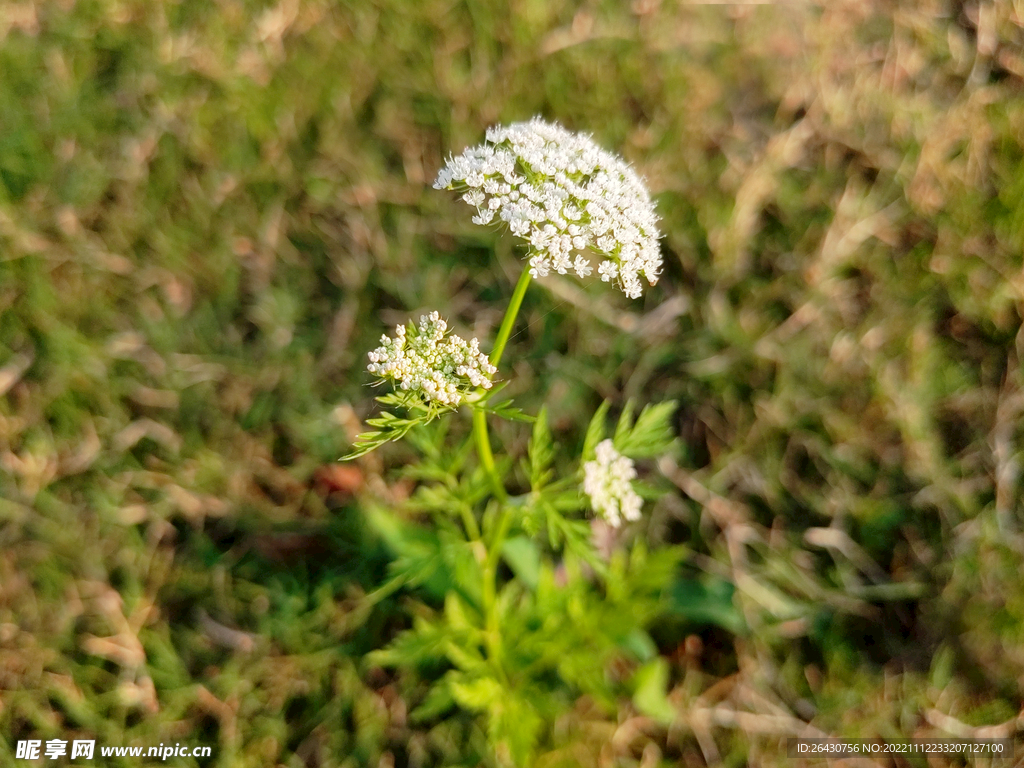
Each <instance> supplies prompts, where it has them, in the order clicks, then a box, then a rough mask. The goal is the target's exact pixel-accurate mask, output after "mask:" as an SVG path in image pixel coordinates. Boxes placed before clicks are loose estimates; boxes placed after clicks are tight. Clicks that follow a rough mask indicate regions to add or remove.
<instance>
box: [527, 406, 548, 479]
mask: <svg viewBox="0 0 1024 768" xmlns="http://www.w3.org/2000/svg"><path fill="white" fill-rule="evenodd" d="M527 450H528V455H529V457H530V488H532V489H533V490H534V491H539V490H540V489H541V488H543V487H544V486H545V485H547V482H548V480H550V479H551V471H550V469H549V468H550V466H551V460H552V458H554V453H555V451H554V445H553V444H552V442H551V430H550V429H549V428H548V411H547V407H546V406H545V407H543V408H541V409H540V413H538V414H537V419H536V420H535V421H534V422H533V435H532V436H531V437H530V445H529V448H528V449H527Z"/></svg>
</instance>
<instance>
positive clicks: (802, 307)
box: [0, 0, 1024, 768]
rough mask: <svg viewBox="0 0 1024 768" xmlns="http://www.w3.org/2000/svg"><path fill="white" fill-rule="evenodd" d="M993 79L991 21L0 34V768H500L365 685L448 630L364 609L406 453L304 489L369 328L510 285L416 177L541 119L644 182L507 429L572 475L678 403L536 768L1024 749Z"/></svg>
mask: <svg viewBox="0 0 1024 768" xmlns="http://www.w3.org/2000/svg"><path fill="white" fill-rule="evenodd" d="M1022 44H1024V12H1022V10H1021V7H1020V4H1019V3H1015V2H1009V1H1008V0H1005V1H1003V0H995V1H988V0H980V1H979V2H966V3H960V2H942V1H941V0H921V1H920V2H914V3H899V2H896V1H895V0H834V1H830V2H800V3H787V4H781V3H780V4H776V5H759V6H745V5H726V6H710V5H702V4H694V3H684V2H671V0H663V1H662V2H659V0H634V2H632V3H630V4H627V3H619V2H611V1H610V0H608V1H607V2H605V1H603V0H593V1H590V2H583V3H571V2H563V1H562V0H516V1H515V2H510V3H483V2H460V1H459V0H422V1H421V2H402V1H401V0H391V1H390V2H383V0H381V1H380V2H376V3H374V2H369V1H365V2H360V1H358V0H354V1H350V2H340V3H332V4H327V3H324V2H315V1H310V2H301V3H300V2H298V0H282V2H281V3H280V4H277V5H274V4H264V3H243V2H240V1H239V0H221V1H220V2H216V3H214V2H198V1H196V2H192V1H191V0H190V1H189V2H184V1H182V2H176V3H159V2H141V1H138V2H130V1H127V0H126V1H125V2H115V1H114V0H110V1H108V2H89V1H87V0H79V1H78V2H74V0H55V1H54V2H32V1H31V0H26V1H25V2H17V3H10V2H3V3H0V760H2V762H3V763H5V764H8V763H10V764H13V762H14V760H13V749H14V744H15V742H16V741H17V740H18V739H26V738H41V739H49V738H57V737H59V738H67V739H70V738H75V737H76V736H79V737H85V738H95V739H97V741H98V744H102V745H115V746H116V745H127V744H140V745H152V744H156V743H159V742H164V743H168V742H170V743H173V742H182V743H186V742H187V743H193V744H212V745H214V759H213V760H212V761H211V763H210V764H212V765H218V766H267V765H284V766H289V768H291V767H292V766H334V765H338V766H364V765H365V766H410V767H412V766H453V765H466V766H470V765H496V764H498V763H499V762H500V760H501V756H500V755H495V754H494V753H493V750H491V749H490V747H489V746H488V744H487V741H486V734H485V731H484V730H483V729H482V726H481V724H480V722H479V721H478V720H477V719H476V718H474V717H473V716H472V715H470V714H465V713H460V712H459V711H458V710H451V711H449V712H447V713H444V714H443V716H442V715H438V716H437V717H435V718H434V719H429V718H428V719H423V720H418V721H415V722H414V721H413V720H411V719H410V717H409V716H408V712H409V711H411V710H412V709H413V708H414V707H416V706H418V705H420V704H421V703H422V702H421V698H422V694H423V690H424V685H423V680H421V679H416V678H415V677H414V676H411V675H404V674H396V673H394V672H393V671H391V670H384V669H381V668H380V667H378V666H376V665H375V664H373V663H371V662H372V659H373V657H372V656H370V657H368V654H369V653H370V652H371V651H374V650H376V649H380V648H383V647H384V646H385V645H387V644H388V643H389V642H390V641H391V640H393V638H394V637H396V636H397V634H398V633H399V632H400V631H401V630H403V629H405V628H407V627H408V626H410V624H411V621H412V617H413V616H415V615H417V614H418V613H420V612H422V611H429V610H435V609H436V608H437V606H438V603H437V599H436V596H434V595H432V594H430V592H429V590H423V589H421V590H403V591H398V592H394V593H391V594H386V593H381V592H376V591H375V590H376V589H377V588H378V587H379V586H380V585H381V584H383V583H385V581H386V577H387V574H388V572H389V568H391V567H392V566H391V565H390V564H391V562H392V561H393V560H394V559H395V558H396V557H397V553H396V551H395V548H394V547H393V546H392V543H389V542H391V538H389V531H388V530H387V524H386V523H382V522H381V520H385V521H386V520H392V521H401V522H402V524H403V525H409V526H415V525H416V519H415V516H414V515H413V513H412V512H410V511H408V508H407V506H406V505H405V503H404V502H405V499H406V498H407V497H408V495H409V493H410V491H411V489H412V481H410V480H409V479H408V478H403V477H401V476H400V473H399V472H398V470H400V469H401V467H402V465H403V464H404V463H405V461H407V459H408V457H409V456H410V455H411V454H409V453H408V452H407V449H404V448H401V447H394V448H393V449H392V450H390V451H384V452H382V454H381V455H380V456H377V455H374V456H370V457H366V458H364V459H362V460H361V463H359V464H358V465H352V466H340V465H338V464H336V463H335V462H336V459H337V458H338V457H339V456H340V455H341V454H342V453H344V452H345V451H346V450H348V448H349V447H350V440H351V438H352V436H353V435H354V434H355V433H356V432H358V431H359V429H360V420H361V419H363V418H365V417H367V416H368V415H371V406H372V395H373V392H372V391H371V390H368V388H367V386H366V385H367V383H368V377H367V376H366V375H365V373H364V372H363V366H364V355H365V352H366V350H368V349H370V348H372V346H373V345H374V343H375V341H376V339H377V338H378V337H379V335H380V334H381V333H382V332H383V331H384V330H385V329H386V328H387V327H388V326H393V325H394V324H395V323H397V322H404V321H405V320H407V319H408V317H410V316H414V315H416V313H417V312H418V311H419V310H421V309H424V308H430V309H438V310H441V311H442V312H443V313H444V314H445V315H446V316H447V317H448V318H449V319H450V321H451V322H452V324H454V325H455V326H457V327H459V328H461V329H462V330H465V331H467V332H469V333H471V334H472V335H477V336H480V337H481V338H489V337H490V335H491V334H493V332H494V328H495V325H496V323H497V322H498V320H499V319H500V316H501V312H502V311H503V308H504V301H505V298H506V297H507V296H508V294H509V293H510V291H511V286H512V284H513V283H514V281H515V278H516V275H517V274H518V271H519V270H520V269H521V264H520V261H519V258H518V257H519V254H518V253H517V252H516V250H515V249H514V248H513V246H512V245H511V238H508V237H498V236H497V235H495V234H493V233H488V232H486V231H483V230H480V229H479V228H476V227H474V226H473V225H472V224H471V223H470V222H469V216H468V215H467V213H466V211H465V210H463V208H464V206H462V205H461V204H460V203H459V202H458V201H457V200H455V199H452V196H450V195H446V194H444V193H439V192H434V191H433V190H431V189H430V182H431V181H432V179H433V174H434V173H435V172H436V170H437V168H438V167H439V166H440V165H441V163H442V160H443V157H444V156H445V155H446V154H447V153H449V152H458V151H460V150H461V149H462V148H463V147H464V146H466V145H467V144H471V143H472V144H475V143H478V142H479V141H480V140H481V137H482V135H483V131H484V129H485V128H486V127H487V126H488V125H490V124H493V123H496V122H507V121H511V120H515V119H525V118H529V117H531V116H532V115H534V114H541V115H544V116H545V117H547V118H548V119H554V120H558V121H560V122H562V123H563V124H565V125H567V126H568V127H571V128H573V129H576V130H585V131H589V132H592V133H593V134H594V135H595V137H596V139H597V140H598V141H599V143H601V144H602V145H603V146H605V147H608V148H610V149H614V150H616V151H620V152H622V154H624V155H625V156H626V157H627V158H628V159H629V160H630V161H631V162H633V163H635V165H636V167H637V168H638V169H639V170H640V171H641V172H642V173H643V174H644V175H645V176H646V178H647V179H648V181H649V183H650V186H651V188H652V191H653V193H654V194H655V197H656V199H657V201H658V206H659V211H660V213H661V215H662V217H663V222H662V225H663V231H664V240H663V249H664V256H665V262H666V269H665V275H664V277H663V279H662V281H661V282H660V283H659V285H658V287H657V289H655V290H652V291H650V292H649V293H648V294H646V295H645V297H644V299H643V301H642V303H641V304H627V303H626V302H625V301H622V300H620V299H621V297H617V296H615V295H613V293H612V292H611V291H609V290H606V286H600V285H596V284H591V285H587V286H585V287H581V286H580V285H579V284H578V283H574V282H568V281H558V280H554V279H548V280H545V281H542V286H546V288H547V289H548V290H544V289H543V288H537V287H535V288H534V289H533V290H531V291H530V293H529V294H528V296H527V300H526V304H525V306H524V315H523V319H522V321H521V322H520V325H519V330H518V332H517V335H516V336H515V337H514V339H513V341H512V344H511V346H510V349H509V351H508V352H507V353H506V357H505V359H506V361H509V362H511V361H515V364H514V376H512V377H511V383H510V385H509V387H508V389H507V390H506V391H507V392H508V393H509V394H510V395H513V396H515V397H516V398H517V402H518V404H520V405H522V406H523V407H524V408H527V407H528V408H529V409H530V410H531V411H532V412H535V411H536V410H537V408H538V407H539V406H540V404H541V403H543V402H546V403H547V406H548V409H549V412H550V414H551V423H552V426H553V429H554V431H555V433H556V435H557V436H558V437H559V439H560V440H562V441H563V442H567V443H572V442H573V441H578V440H581V439H582V430H583V429H584V428H585V425H586V423H587V420H588V418H589V415H590V414H591V413H592V412H593V410H594V408H595V407H596V405H597V403H598V402H600V400H601V399H602V398H608V399H611V400H612V401H613V402H615V403H617V404H619V405H620V406H621V404H623V403H624V402H625V401H626V399H628V398H631V397H632V398H636V399H638V400H639V401H640V402H641V403H644V402H654V401H658V400H664V399H675V400H678V401H679V402H680V403H681V404H682V406H681V410H680V412H679V417H678V424H677V428H678V432H679V435H680V438H681V439H680V441H679V445H680V448H679V450H678V451H677V452H676V453H675V454H674V455H670V456H668V457H666V458H665V459H663V460H662V461H660V462H653V461H652V462H648V463H647V464H646V465H645V466H644V467H643V473H644V476H645V477H646V478H647V479H648V480H650V482H652V483H655V484H660V487H662V489H663V491H664V493H663V494H662V496H661V498H660V499H659V500H658V501H657V503H656V504H654V505H648V515H647V516H646V520H645V522H644V523H642V524H641V526H640V530H639V531H637V532H636V536H637V538H638V540H639V541H643V542H645V543H646V546H647V548H648V549H649V550H651V551H656V550H658V549H659V548H660V547H663V546H665V545H667V544H681V545H685V547H686V548H687V551H688V552H689V555H688V557H687V563H686V566H685V567H686V568H687V569H688V570H687V571H686V572H685V573H684V574H683V576H685V578H676V580H675V581H673V582H671V583H666V584H665V594H664V605H665V606H667V607H665V608H664V609H663V610H664V614H663V615H662V617H661V618H660V619H659V620H658V621H657V622H655V626H652V634H653V635H654V638H655V640H656V642H657V645H658V648H657V649H656V652H657V654H658V656H659V657H660V659H662V661H660V662H658V663H657V664H655V665H654V666H653V667H650V669H651V671H650V674H649V677H650V680H649V681H647V682H648V684H647V685H644V684H643V683H644V681H641V684H639V687H638V689H637V690H636V691H635V694H634V695H633V696H630V695H627V694H624V695H623V696H622V697H621V699H620V700H618V701H613V702H607V701H596V700H594V699H593V698H591V697H588V696H585V695H582V692H581V693H580V695H579V697H578V699H576V700H575V701H572V702H568V703H567V704H566V706H567V707H568V708H567V709H566V710H565V714H563V715H561V716H559V717H558V718H557V719H555V720H553V721H551V722H546V723H544V724H543V731H542V735H541V742H542V744H543V745H544V750H545V751H544V754H543V755H542V756H541V757H540V760H539V762H540V764H542V765H549V766H553V765H594V766H613V765H614V766H630V765H643V766H645V768H647V767H649V766H656V765H677V764H685V765H688V766H689V765H695V766H696V765H703V764H716V763H719V762H723V763H726V764H728V765H741V764H743V763H745V762H747V763H751V764H758V765H760V764H764V765H775V764H778V765H782V764H790V763H791V762H792V761H790V760H789V759H788V758H786V757H785V737H786V736H787V735H790V734H794V733H797V732H810V731H808V730H807V729H808V728H810V729H812V730H813V731H814V732H820V733H828V734H834V735H843V736H864V737H869V736H882V737H895V736H912V735H943V734H952V735H957V736H967V735H992V734H1003V735H1014V734H1016V733H1017V730H1018V727H1020V726H1021V725H1024V721H1021V720H1019V719H1018V717H1019V716H1018V713H1019V712H1020V711H1021V704H1022V699H1024V575H1022V559H1024V534H1022V526H1024V516H1022V504H1021V501H1020V477H1019V474H1020V460H1021V450H1022V447H1024V435H1022V434H1021V426H1020V425H1021V414H1022V412H1024V390H1022V368H1021V352H1022V345H1024V338H1022V336H1021V333H1020V330H1021V318H1022V316H1024V313H1022V307H1024V276H1022V275H1024V273H1022V267H1024V264H1022V256H1021V252H1022V248H1024V150H1022V146H1024V79H1022V78H1024V46H1022ZM454 428H460V429H464V428H465V424H461V425H456V427H454ZM527 438H528V430H521V429H515V428H513V429H509V430H508V431H506V432H504V433H502V434H501V439H502V440H503V442H504V448H505V451H506V452H507V454H508V455H511V456H515V457H519V456H521V455H523V453H524V451H525V444H526V440H527ZM375 510H376V511H375ZM380 510H385V511H387V514H386V515H381V514H379V511H380ZM417 530H420V533H421V535H423V536H429V535H430V532H429V529H426V528H421V529H417ZM555 602H557V601H555ZM673 616H676V617H684V618H681V619H680V618H676V619H673V618H672V617H673ZM624 664H625V665H626V666H627V667H628V663H627V662H626V661H622V660H620V661H619V662H615V663H614V664H613V665H612V668H611V669H609V670H605V671H603V672H605V673H607V674H609V675H613V676H619V677H622V678H623V679H625V678H627V677H628V676H629V675H630V674H631V673H633V672H634V671H635V670H633V669H628V668H626V669H623V668H621V667H622V666H623V665H624ZM441 672H443V670H432V671H431V670H425V671H424V673H423V674H425V675H428V674H440V673H441ZM665 685H668V686H669V688H670V689H671V692H670V694H669V696H668V698H667V700H664V701H667V702H669V703H670V704H671V706H672V708H673V711H674V712H675V716H674V717H668V718H659V717H656V716H651V713H652V711H654V710H658V711H660V712H662V713H664V707H663V704H664V701H662V700H660V699H659V700H657V701H654V702H653V704H652V701H651V699H652V697H653V699H658V696H657V695H656V694H657V690H660V689H663V688H664V686H665ZM651 691H654V692H655V694H651ZM808 724H809V726H808ZM1019 748H1020V745H1018V749H1019ZM129 763H131V764H133V765H134V764H137V761H134V762H133V761H131V760H128V759H125V761H124V763H123V764H125V765H128V764H129ZM96 764H99V761H97V762H96ZM110 764H111V765H118V764H121V763H118V762H116V761H113V760H112V761H111V763H110ZM179 764H182V765H191V764H195V763H194V762H189V761H179ZM922 764H923V762H922Z"/></svg>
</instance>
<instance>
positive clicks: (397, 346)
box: [366, 312, 498, 406]
mask: <svg viewBox="0 0 1024 768" xmlns="http://www.w3.org/2000/svg"><path fill="white" fill-rule="evenodd" d="M447 330H448V324H447V323H446V322H445V321H444V320H442V319H441V316H440V315H439V314H438V313H437V312H431V313H430V314H429V315H423V316H422V317H421V318H420V324H419V328H416V327H415V326H413V325H411V324H410V326H409V327H408V328H407V327H406V326H404V325H399V326H398V327H397V328H395V338H393V339H392V338H390V337H388V336H382V337H381V339H380V346H379V347H377V349H375V350H373V351H372V352H370V354H369V358H370V364H369V365H367V366H366V369H367V370H368V371H369V372H370V373H373V374H376V375H377V376H380V377H381V378H382V379H390V380H391V381H394V382H395V383H396V384H397V385H398V386H399V387H400V388H402V389H405V390H419V391H420V392H422V393H423V395H424V396H425V397H426V399H427V400H429V401H432V402H436V403H440V404H441V405H447V406H456V405H458V404H459V403H461V402H462V400H463V399H464V398H465V396H466V395H467V394H469V393H470V392H472V391H473V390H474V389H475V388H477V387H483V388H484V389H490V388H491V378H490V377H491V376H493V375H494V374H495V373H497V370H498V369H497V368H495V367H494V366H493V365H491V363H490V361H489V360H488V359H487V355H485V354H484V353H483V352H481V351H480V342H479V341H477V340H476V339H471V340H470V341H468V342H467V341H465V340H464V339H461V338H459V337H458V336H456V335H455V334H452V335H451V336H448V337H447V338H445V332H446V331H447Z"/></svg>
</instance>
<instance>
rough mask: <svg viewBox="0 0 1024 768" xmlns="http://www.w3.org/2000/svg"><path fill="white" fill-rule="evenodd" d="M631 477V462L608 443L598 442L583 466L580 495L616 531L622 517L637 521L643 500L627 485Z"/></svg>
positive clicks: (632, 470)
mask: <svg viewBox="0 0 1024 768" xmlns="http://www.w3.org/2000/svg"><path fill="white" fill-rule="evenodd" d="M635 477H636V467H635V466H634V465H633V460H632V459H630V458H628V457H627V456H623V455H622V454H620V453H619V452H618V451H616V450H615V446H614V444H613V443H612V441H611V440H602V441H601V442H600V443H598V444H597V451H596V456H595V458H594V460H593V461H588V462H586V463H585V464H584V465H583V492H584V493H585V494H587V496H589V497H590V504H591V506H592V507H593V508H594V511H595V512H597V514H599V515H601V517H603V518H604V519H605V520H607V521H608V524H609V525H610V526H612V528H618V527H619V526H620V525H621V524H622V519H623V518H625V519H626V520H629V521H633V520H639V519H640V507H641V506H643V500H642V499H641V498H640V496H639V495H638V494H637V492H636V491H634V490H633V484H632V483H631V482H630V481H631V480H632V479H633V478H635Z"/></svg>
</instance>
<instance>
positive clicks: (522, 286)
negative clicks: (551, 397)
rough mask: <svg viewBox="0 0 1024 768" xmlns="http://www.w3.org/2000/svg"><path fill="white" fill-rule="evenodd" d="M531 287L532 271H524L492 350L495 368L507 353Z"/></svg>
mask: <svg viewBox="0 0 1024 768" xmlns="http://www.w3.org/2000/svg"><path fill="white" fill-rule="evenodd" d="M529 285H530V270H529V269H524V270H523V273H522V274H521V275H519V282H518V283H516V288H515V290H514V291H512V299H511V300H510V301H509V303H508V309H506V310H505V318H504V319H503V320H502V321H501V327H500V328H498V335H497V336H496V337H495V338H494V346H493V347H492V348H491V356H490V360H491V365H493V366H494V367H495V368H497V367H498V363H499V362H501V355H502V353H503V352H504V351H505V345H506V344H507V343H508V337H509V335H510V334H511V333H512V326H513V325H515V324H516V316H517V315H518V314H519V307H520V306H522V304H523V296H525V295H526V288H527V286H529Z"/></svg>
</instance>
